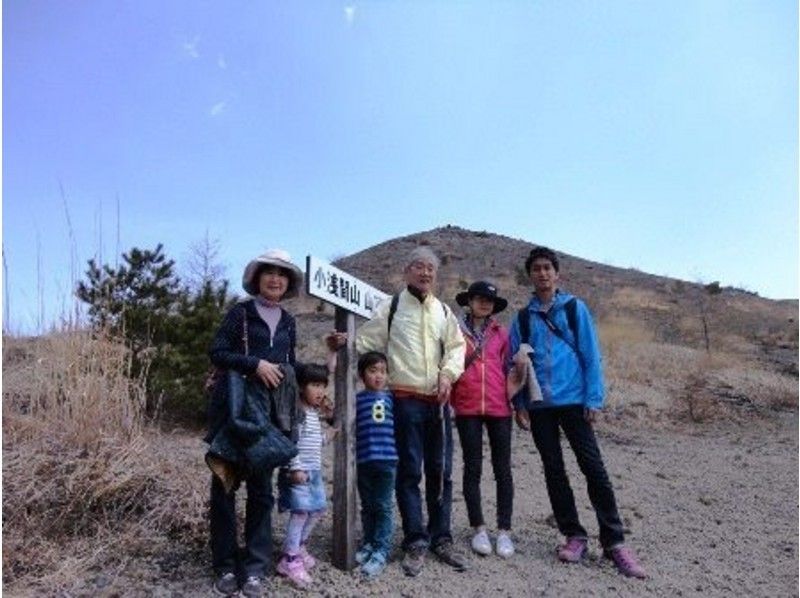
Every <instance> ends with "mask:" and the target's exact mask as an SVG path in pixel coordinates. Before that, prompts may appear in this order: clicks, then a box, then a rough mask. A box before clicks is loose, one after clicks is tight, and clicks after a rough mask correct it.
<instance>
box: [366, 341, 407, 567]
mask: <svg viewBox="0 0 800 598" xmlns="http://www.w3.org/2000/svg"><path fill="white" fill-rule="evenodd" d="M386 365H387V362H386V356H385V355H384V354H383V353H379V352H378V351H369V352H367V353H364V354H363V355H361V357H360V358H359V360H358V375H359V377H360V378H361V381H362V382H363V383H364V390H362V391H361V392H359V393H358V394H357V395H356V462H357V468H358V495H359V498H360V500H361V527H362V530H363V539H362V542H361V547H360V548H359V549H358V552H356V561H357V562H358V563H359V565H361V573H362V574H363V575H364V576H365V577H368V578H373V577H376V576H377V575H379V574H380V573H381V571H383V569H384V568H385V567H386V562H387V560H388V558H389V553H390V552H391V549H392V536H393V534H394V512H393V504H392V498H393V497H394V485H395V477H396V473H397V451H396V450H395V445H394V411H393V406H394V404H393V401H392V394H391V392H389V391H388V390H387V389H386V379H387V372H386Z"/></svg>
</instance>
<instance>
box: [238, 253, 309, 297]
mask: <svg viewBox="0 0 800 598" xmlns="http://www.w3.org/2000/svg"><path fill="white" fill-rule="evenodd" d="M264 264H269V265H271V266H278V267H279V268H282V269H283V270H285V271H286V273H287V274H288V275H289V286H288V288H287V289H286V293H285V294H284V295H283V299H290V298H291V297H296V296H297V294H298V293H299V292H300V287H301V286H303V271H302V270H300V268H298V267H297V266H295V265H294V264H293V263H292V258H291V257H290V256H289V253H288V252H287V251H284V250H283V249H268V250H267V251H266V253H263V254H261V255H259V256H258V257H257V258H255V259H253V260H250V263H249V264H247V267H246V268H245V269H244V274H243V275H242V288H243V289H244V290H245V291H247V293H248V294H249V295H258V281H257V280H255V277H256V274H257V273H258V271H259V269H260V268H261V266H262V265H264Z"/></svg>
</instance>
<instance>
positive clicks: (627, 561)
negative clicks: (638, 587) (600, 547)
mask: <svg viewBox="0 0 800 598" xmlns="http://www.w3.org/2000/svg"><path fill="white" fill-rule="evenodd" d="M604 554H605V556H606V557H607V558H610V559H611V560H612V561H614V565H616V567H617V571H619V572H620V573H622V574H623V575H625V576H627V577H637V578H639V579H644V578H645V577H647V573H646V572H645V570H644V567H642V566H641V565H640V564H639V561H638V560H636V555H634V554H633V551H632V550H631V549H630V548H628V547H627V546H625V545H622V546H616V547H614V548H612V549H611V550H606V551H605V552H604Z"/></svg>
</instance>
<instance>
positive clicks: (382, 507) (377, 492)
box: [358, 461, 397, 560]
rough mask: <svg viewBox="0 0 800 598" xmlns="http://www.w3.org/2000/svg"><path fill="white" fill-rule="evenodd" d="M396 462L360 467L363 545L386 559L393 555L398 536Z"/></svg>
mask: <svg viewBox="0 0 800 598" xmlns="http://www.w3.org/2000/svg"><path fill="white" fill-rule="evenodd" d="M396 475H397V462H396V461H366V462H365V463H359V464H358V496H359V498H360V499H361V528H362V530H363V532H364V537H363V539H362V545H366V544H369V545H370V546H371V547H372V551H373V552H380V553H381V554H383V556H385V557H386V559H387V560H388V559H389V554H390V553H391V552H392V536H393V535H394V504H393V501H392V499H393V498H394V493H393V490H394V485H395V478H396Z"/></svg>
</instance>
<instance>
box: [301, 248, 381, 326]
mask: <svg viewBox="0 0 800 598" xmlns="http://www.w3.org/2000/svg"><path fill="white" fill-rule="evenodd" d="M306 293H308V294H309V295H311V296H313V297H319V298H320V299H322V300H323V301H327V302H328V303H333V304H334V305H336V306H338V307H341V308H343V309H346V310H347V311H350V312H353V313H354V314H358V315H359V316H363V317H365V318H371V317H372V314H374V313H375V310H376V309H377V308H378V305H379V304H380V303H381V301H385V300H387V299H389V298H390V297H391V296H390V295H387V294H386V293H384V292H383V291H379V290H378V289H376V288H375V287H372V286H370V285H368V284H367V283H366V282H364V281H362V280H359V279H358V278H356V277H355V276H351V275H350V274H348V273H347V272H344V271H343V270H339V268H336V267H334V266H331V265H330V264H329V263H327V262H323V261H322V260H320V259H317V258H315V257H313V256H311V255H309V256H308V257H306Z"/></svg>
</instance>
